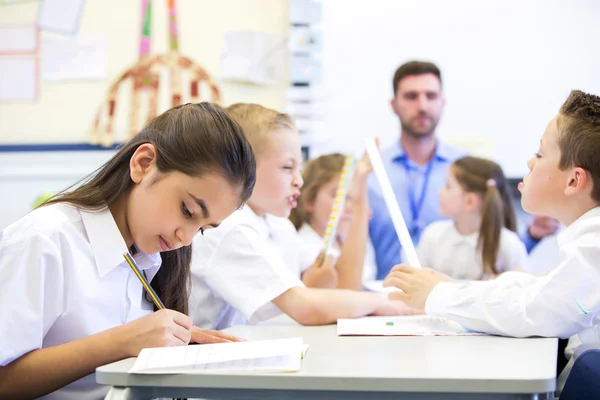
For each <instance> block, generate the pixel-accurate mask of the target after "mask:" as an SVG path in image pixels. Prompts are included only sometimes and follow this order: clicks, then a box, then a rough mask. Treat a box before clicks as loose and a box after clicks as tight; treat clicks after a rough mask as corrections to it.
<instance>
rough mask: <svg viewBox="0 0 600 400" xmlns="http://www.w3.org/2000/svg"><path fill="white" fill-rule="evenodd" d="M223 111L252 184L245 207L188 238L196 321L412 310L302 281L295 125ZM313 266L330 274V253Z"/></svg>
mask: <svg viewBox="0 0 600 400" xmlns="http://www.w3.org/2000/svg"><path fill="white" fill-rule="evenodd" d="M227 111H228V112H229V113H230V115H231V116H232V117H233V118H234V119H235V120H236V121H237V122H238V123H239V124H240V125H241V126H242V128H243V129H244V132H245V133H246V135H247V137H248V140H249V141H250V143H251V145H252V148H253V150H254V152H255V156H256V160H257V177H256V186H255V188H254V192H253V193H252V196H251V197H250V200H248V203H247V205H246V206H244V208H243V209H241V210H239V211H236V212H235V213H234V214H233V215H232V216H231V217H229V218H227V220H225V221H224V222H223V224H222V225H221V226H220V227H219V229H214V230H211V231H207V232H206V233H205V235H204V237H202V238H200V237H198V238H197V240H195V241H194V254H193V257H192V291H191V295H190V309H191V315H192V317H193V319H194V322H195V323H196V324H197V325H199V326H203V327H218V328H219V329H222V328H225V327H228V326H232V325H235V324H240V323H245V322H246V320H248V321H249V322H251V323H255V322H258V321H262V320H266V319H270V318H272V317H275V316H277V315H278V314H280V313H281V312H284V313H286V314H287V315H289V316H290V317H291V318H293V319H294V320H295V321H297V322H299V323H301V324H304V325H321V324H328V323H332V322H335V321H336V320H337V319H338V318H352V317H359V316H364V315H368V314H379V315H397V314H401V313H408V312H412V310H409V309H408V308H407V307H406V306H405V305H404V304H403V303H402V302H394V301H390V300H387V299H386V298H384V297H383V296H381V295H378V294H373V293H364V292H355V291H351V290H342V289H316V288H306V287H305V286H304V284H303V283H302V281H301V280H300V269H299V264H298V250H299V247H298V235H297V233H296V230H295V229H294V226H293V225H292V223H291V222H290V221H289V220H288V219H287V217H288V216H289V214H290V211H291V210H292V208H294V207H295V206H296V199H297V197H298V195H299V192H300V187H302V176H301V175H300V169H301V164H302V157H301V151H300V138H299V135H298V132H297V131H296V128H295V125H294V122H293V120H292V119H291V117H289V116H288V115H286V114H280V113H278V112H276V111H273V110H270V109H267V108H264V107H262V106H259V105H256V104H235V105H232V106H231V107H229V108H228V109H227ZM320 261H321V260H320V259H318V260H316V261H315V264H317V265H320ZM313 271H314V274H315V275H322V276H321V277H319V276H316V277H315V279H329V277H333V279H335V274H336V272H335V269H334V268H333V266H332V262H331V257H328V258H327V259H326V260H325V263H324V265H322V266H320V267H318V268H317V267H315V268H314V269H313ZM242 315H243V318H242Z"/></svg>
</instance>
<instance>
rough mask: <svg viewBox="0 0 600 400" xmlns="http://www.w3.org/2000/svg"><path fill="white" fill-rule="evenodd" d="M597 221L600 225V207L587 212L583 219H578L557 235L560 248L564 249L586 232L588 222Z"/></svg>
mask: <svg viewBox="0 0 600 400" xmlns="http://www.w3.org/2000/svg"><path fill="white" fill-rule="evenodd" d="M592 219H597V220H598V221H599V222H598V224H599V225H600V207H595V208H592V209H591V210H589V211H587V212H586V213H585V214H583V215H582V216H581V217H579V218H577V219H576V220H575V222H573V223H572V224H571V225H569V226H568V227H566V228H565V229H564V230H563V231H562V232H560V233H559V234H558V235H557V241H558V246H559V247H563V246H565V245H567V244H569V243H571V242H573V241H575V240H576V239H577V238H578V237H579V235H580V234H581V233H583V232H582V231H586V230H587V229H586V228H587V226H588V221H590V220H592Z"/></svg>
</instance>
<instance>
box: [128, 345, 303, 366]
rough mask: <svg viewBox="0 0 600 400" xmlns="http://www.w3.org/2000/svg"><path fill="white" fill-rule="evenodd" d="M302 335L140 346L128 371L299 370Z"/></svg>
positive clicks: (301, 354)
mask: <svg viewBox="0 0 600 400" xmlns="http://www.w3.org/2000/svg"><path fill="white" fill-rule="evenodd" d="M304 352H305V347H304V345H303V342H302V338H300V337H297V338H287V339H273V340H258V341H249V342H236V343H221V344H205V345H194V346H181V347H159V348H153V349H143V350H142V351H141V352H140V355H139V356H138V358H137V360H136V362H135V364H134V366H133V368H132V369H131V371H130V372H131V373H139V374H164V373H202V372H211V371H229V372H241V371H257V372H267V371H268V372H280V371H298V370H299V369H300V365H301V360H302V356H303V354H304Z"/></svg>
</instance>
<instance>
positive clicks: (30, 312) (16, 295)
mask: <svg viewBox="0 0 600 400" xmlns="http://www.w3.org/2000/svg"><path fill="white" fill-rule="evenodd" d="M125 252H127V246H126V244H125V241H124V240H123V237H122V236H121V233H120V232H119V228H118V227H117V224H116V223H115V220H114V219H113V217H112V214H111V213H110V211H109V210H108V209H104V210H102V211H98V212H91V211H90V212H88V211H83V210H79V209H77V208H74V207H72V206H70V205H67V204H53V205H48V206H44V207H41V208H38V209H36V210H34V211H32V212H30V213H29V214H28V215H26V216H25V217H23V218H21V219H20V220H18V221H17V222H15V223H13V224H12V225H9V226H8V227H6V228H5V229H4V230H3V231H2V233H0V304H1V305H2V306H1V307H0V321H2V324H0V343H2V345H0V365H2V366H4V365H7V364H9V363H10V362H12V361H13V360H15V359H17V358H19V357H21V356H22V355H24V354H25V353H28V352H30V351H32V350H36V349H40V348H47V347H52V346H58V345H60V344H64V343H67V342H70V341H73V340H77V339H81V338H84V337H86V336H90V335H93V334H96V333H99V332H102V331H105V330H107V329H110V328H114V327H116V326H120V325H123V324H125V323H127V322H130V321H133V320H135V319H138V318H140V317H143V316H146V315H148V314H150V313H152V311H153V306H152V303H151V302H148V301H147V300H146V299H145V297H144V295H143V287H142V284H141V283H140V281H139V280H138V278H137V277H136V275H135V274H134V273H133V271H132V270H131V268H130V267H129V266H128V264H127V263H126V261H125V259H124V258H123V253H125ZM134 259H135V261H136V262H137V264H138V266H139V267H140V268H141V269H142V270H144V272H145V274H146V277H147V278H148V280H151V279H152V278H153V277H154V275H155V274H156V272H157V271H158V269H159V267H160V264H161V259H160V254H150V255H147V254H142V253H138V254H136V255H135V256H134ZM9 321H10V323H8V322H9ZM57 368H60V366H57ZM108 389H109V388H108V387H106V386H100V385H98V384H97V383H96V378H95V374H91V375H88V376H87V377H85V378H82V379H80V380H78V381H76V382H73V383H71V384H70V385H67V386H65V387H63V388H62V389H59V390H57V391H55V392H53V393H51V394H49V395H47V396H45V397H43V398H44V399H101V398H103V397H104V395H105V394H106V393H107V392H108Z"/></svg>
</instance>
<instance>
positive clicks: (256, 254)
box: [205, 226, 304, 323]
mask: <svg viewBox="0 0 600 400" xmlns="http://www.w3.org/2000/svg"><path fill="white" fill-rule="evenodd" d="M217 246H218V247H217V249H216V251H215V254H214V255H213V257H212V259H211V261H210V265H209V268H210V272H209V273H207V274H206V278H205V279H206V283H207V284H208V285H209V286H210V288H211V290H213V291H214V292H216V293H217V294H218V296H219V297H221V298H222V299H223V300H225V301H226V302H227V303H228V304H230V305H231V306H232V307H234V308H236V309H238V310H239V311H240V312H241V313H242V314H244V316H245V317H246V319H248V321H249V322H251V323H256V322H259V321H263V320H266V319H270V318H273V317H275V316H277V315H279V314H281V310H279V308H277V306H275V305H274V304H273V303H271V301H272V300H273V299H275V298H276V297H278V296H279V295H281V294H283V293H284V292H286V291H287V290H289V289H291V288H293V287H297V286H304V285H303V283H302V281H300V279H298V278H297V277H296V276H295V275H294V274H293V273H292V271H291V270H290V269H289V268H288V267H287V266H286V265H285V263H284V261H283V260H282V259H281V257H280V256H279V255H278V252H277V251H274V249H272V248H270V247H269V246H268V244H267V243H265V242H264V240H261V238H259V237H257V235H256V232H255V231H253V230H251V229H248V228H246V227H244V226H237V227H235V228H232V229H231V230H230V231H229V232H228V233H227V234H225V235H224V236H223V238H222V239H221V241H220V243H219V244H218V245H217Z"/></svg>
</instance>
